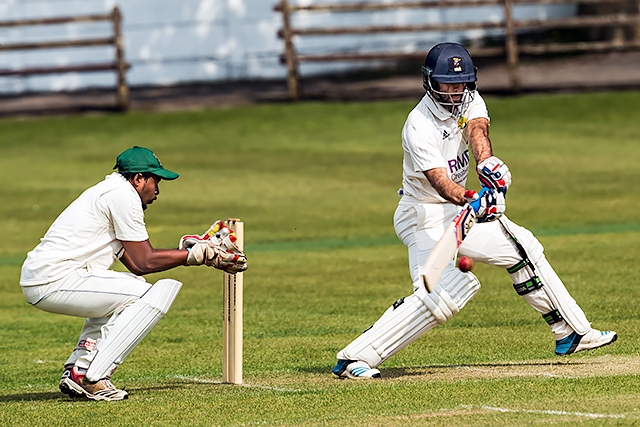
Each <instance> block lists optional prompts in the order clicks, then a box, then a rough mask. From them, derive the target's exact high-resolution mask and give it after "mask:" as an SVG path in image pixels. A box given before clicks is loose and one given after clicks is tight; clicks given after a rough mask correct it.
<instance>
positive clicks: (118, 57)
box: [0, 7, 130, 111]
mask: <svg viewBox="0 0 640 427" xmlns="http://www.w3.org/2000/svg"><path fill="white" fill-rule="evenodd" d="M98 21H111V22H112V24H113V25H112V29H113V34H112V35H111V36H108V37H102V38H87V39H74V40H57V41H55V40H54V41H45V42H29V43H12V44H2V45H0V53H1V52H7V51H23V50H36V49H55V48H72V47H87V46H113V47H114V49H115V58H114V60H113V61H109V62H101V63H92V64H75V65H64V66H42V67H30V68H22V69H0V77H2V76H32V75H44V74H59V73H71V72H78V73H85V72H98V71H101V72H104V71H115V73H116V76H117V84H116V106H117V108H118V109H119V110H121V111H125V110H127V109H128V107H129V87H128V86H127V80H126V72H127V70H128V69H129V68H130V65H129V64H128V63H126V62H125V59H124V46H123V41H122V15H121V14H120V10H119V9H118V8H117V7H114V8H113V10H112V11H111V13H108V14H103V15H82V16H68V17H58V18H49V19H24V20H15V21H0V28H9V27H26V26H37V25H60V24H68V23H81V22H98Z"/></svg>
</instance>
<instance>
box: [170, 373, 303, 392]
mask: <svg viewBox="0 0 640 427" xmlns="http://www.w3.org/2000/svg"><path fill="white" fill-rule="evenodd" d="M175 378H177V379H179V380H184V381H191V382H194V383H199V384H229V383H225V382H222V381H219V380H207V379H204V378H198V377H187V376H185V375H176V376H175ZM237 385H238V386H240V387H247V388H258V389H262V390H271V391H280V392H284V393H300V392H301V391H302V390H298V389H294V388H281V387H271V386H268V385H255V384H237Z"/></svg>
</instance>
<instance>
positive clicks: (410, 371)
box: [300, 360, 603, 379]
mask: <svg viewBox="0 0 640 427" xmlns="http://www.w3.org/2000/svg"><path fill="white" fill-rule="evenodd" d="M600 363H603V362H602V361H596V360H585V361H575V360H559V361H554V362H552V361H530V362H502V363H461V364H450V365H426V366H408V367H404V368H385V367H384V365H383V366H379V367H378V369H380V371H381V372H382V378H383V379H387V378H403V377H406V378H411V377H424V376H425V375H428V374H431V373H434V372H443V371H444V372H446V371H447V370H451V371H454V370H459V369H465V368H470V369H478V368H480V369H491V368H496V369H501V368H549V367H577V366H581V365H582V366H592V365H598V364H600ZM332 368H333V365H332V366H327V367H325V368H306V369H304V368H303V369H300V372H307V373H312V374H327V375H331V369H332Z"/></svg>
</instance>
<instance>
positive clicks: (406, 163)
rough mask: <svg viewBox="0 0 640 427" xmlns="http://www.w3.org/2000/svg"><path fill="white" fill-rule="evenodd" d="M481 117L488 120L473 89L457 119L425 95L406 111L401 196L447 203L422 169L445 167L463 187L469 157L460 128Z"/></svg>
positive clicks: (464, 135) (465, 139)
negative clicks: (471, 98) (468, 100)
mask: <svg viewBox="0 0 640 427" xmlns="http://www.w3.org/2000/svg"><path fill="white" fill-rule="evenodd" d="M481 117H484V118H486V119H489V113H488V111H487V106H486V104H485V102H484V99H482V97H481V96H480V94H478V92H477V91H476V92H474V98H473V101H471V103H470V104H469V106H468V107H467V108H466V110H465V111H463V112H462V114H461V116H460V118H459V119H458V118H454V117H453V116H452V115H451V113H449V111H447V110H446V109H445V108H444V107H442V106H441V105H440V104H438V103H436V102H435V101H434V100H433V99H432V98H431V97H430V96H429V95H428V94H425V96H424V97H423V98H422V100H421V101H420V102H419V103H418V105H416V107H415V108H414V109H413V110H412V111H411V112H410V113H409V116H408V117H407V120H406V122H405V124H404V127H403V129H402V148H403V150H404V159H403V170H402V187H403V191H404V195H405V196H407V197H409V198H412V199H415V200H417V201H420V202H427V203H449V202H448V201H447V200H445V199H444V198H442V197H441V196H440V195H439V194H438V192H437V191H436V190H435V189H434V188H433V187H432V186H431V183H429V180H428V179H427V177H426V176H425V175H424V172H425V171H428V170H430V169H434V168H445V169H446V170H447V174H448V176H449V178H451V180H453V181H455V182H456V183H458V184H460V185H462V186H463V187H464V186H465V184H466V181H467V175H468V173H469V159H470V158H469V156H470V153H469V144H468V141H467V136H466V133H465V132H464V128H465V125H466V123H467V122H468V121H469V120H472V119H476V118H481Z"/></svg>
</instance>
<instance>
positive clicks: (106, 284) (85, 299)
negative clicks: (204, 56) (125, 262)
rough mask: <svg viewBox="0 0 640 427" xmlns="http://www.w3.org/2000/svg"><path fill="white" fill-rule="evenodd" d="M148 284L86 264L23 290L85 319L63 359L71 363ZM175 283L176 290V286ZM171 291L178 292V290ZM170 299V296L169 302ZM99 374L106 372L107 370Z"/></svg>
mask: <svg viewBox="0 0 640 427" xmlns="http://www.w3.org/2000/svg"><path fill="white" fill-rule="evenodd" d="M172 282H175V281H172ZM176 283H177V284H178V285H179V282H176ZM151 287H152V285H151V284H150V283H148V282H146V281H145V280H144V278H142V277H139V276H135V275H133V274H130V273H124V272H117V271H112V270H97V269H92V268H91V267H90V266H86V267H83V268H80V269H77V270H75V271H73V272H72V273H71V274H69V275H68V276H66V277H64V278H62V279H60V280H57V281H55V282H51V283H47V284H43V285H36V286H24V287H23V288H22V292H23V294H24V296H25V298H26V299H27V301H28V302H29V303H30V304H31V305H33V306H35V307H37V308H39V309H41V310H44V311H47V312H51V313H57V314H65V315H68V316H77V317H83V318H85V319H86V320H85V323H84V326H83V328H82V331H81V334H80V338H79V340H78V344H77V346H76V348H75V350H74V351H73V353H72V354H71V355H70V356H69V358H68V359H67V362H66V363H65V365H72V364H75V363H76V362H77V361H78V359H80V358H83V359H86V358H87V357H89V360H90V359H91V355H90V353H92V352H95V349H96V344H97V343H98V342H99V341H100V340H105V339H106V338H107V337H108V336H109V333H110V332H111V330H112V329H113V327H114V324H115V323H116V321H117V319H118V317H119V316H120V315H121V314H122V313H123V312H124V311H125V309H126V308H127V307H129V306H132V305H133V304H134V303H135V302H137V301H138V300H140V298H141V297H142V296H143V295H145V294H146V293H147V292H148V291H149V290H150V288H151ZM176 287H177V289H178V290H179V286H176ZM174 293H175V294H177V290H176V291H175V292H174ZM173 298H175V295H173ZM171 302H173V299H172V300H171V301H170V302H169V305H170V303H171ZM167 309H168V307H167ZM165 311H166V310H165ZM83 367H84V368H87V366H83ZM101 375H103V376H109V375H110V372H103V373H101ZM89 379H90V380H95V379H100V378H89Z"/></svg>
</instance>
